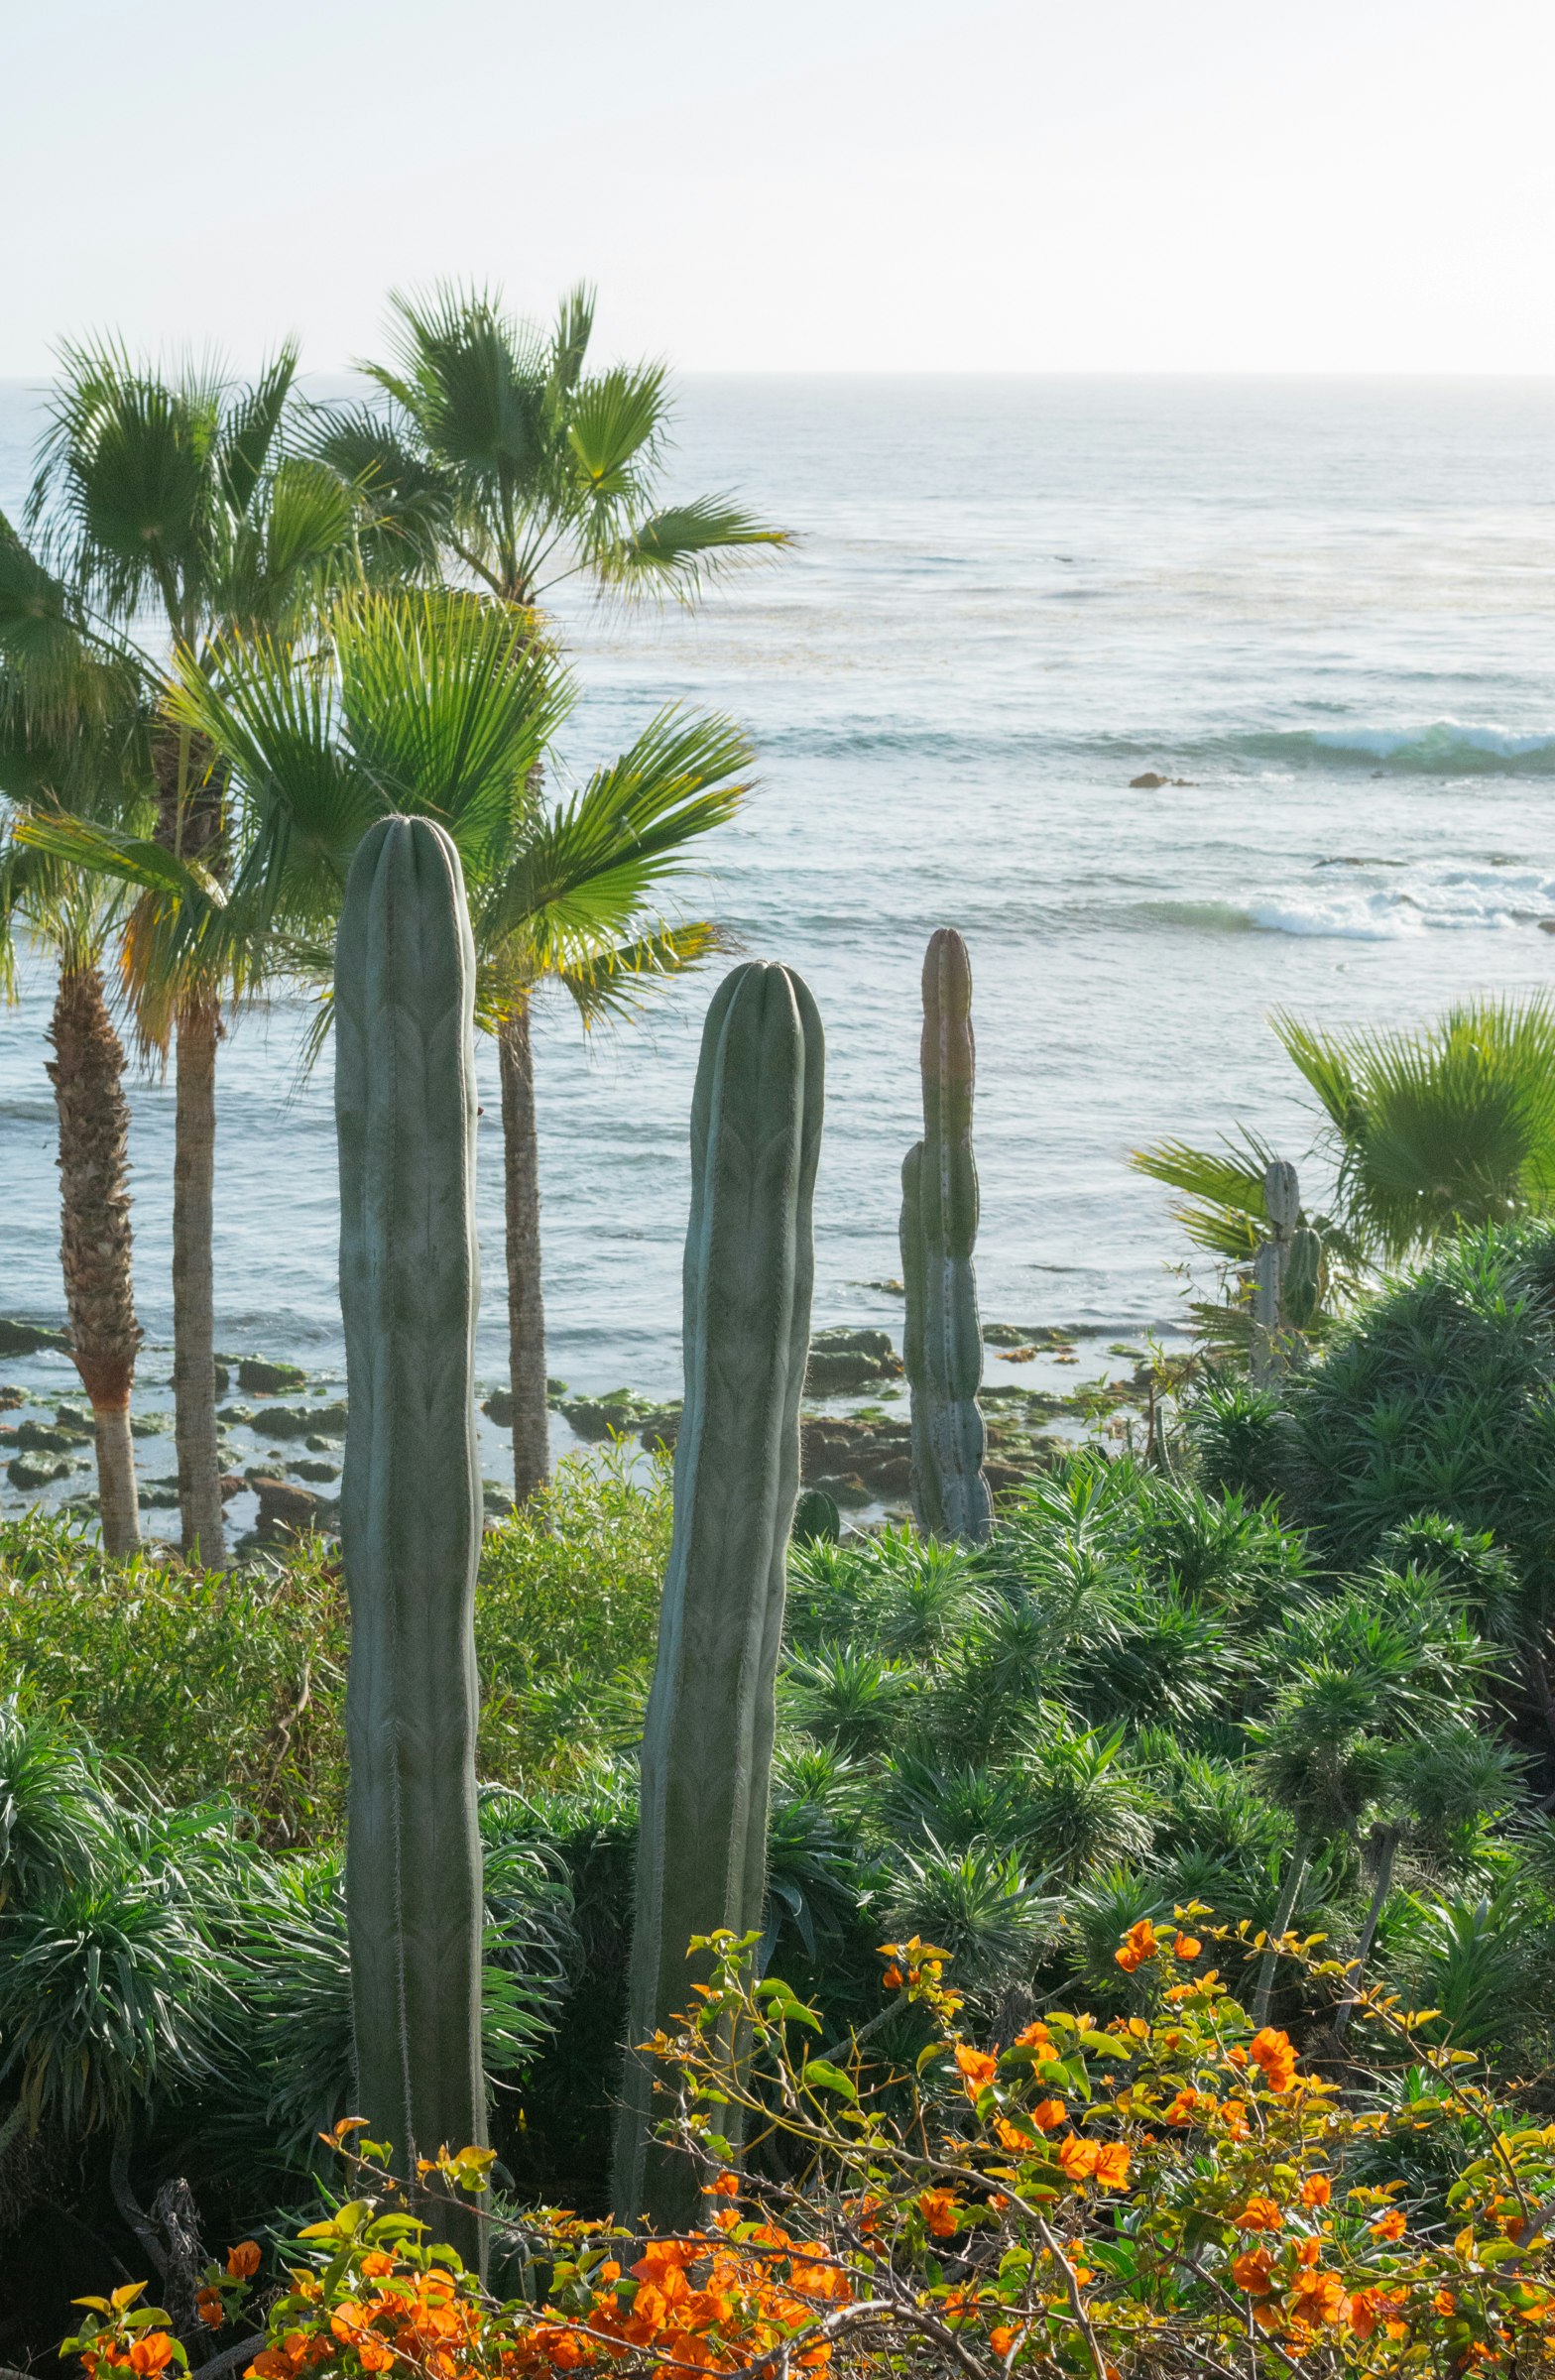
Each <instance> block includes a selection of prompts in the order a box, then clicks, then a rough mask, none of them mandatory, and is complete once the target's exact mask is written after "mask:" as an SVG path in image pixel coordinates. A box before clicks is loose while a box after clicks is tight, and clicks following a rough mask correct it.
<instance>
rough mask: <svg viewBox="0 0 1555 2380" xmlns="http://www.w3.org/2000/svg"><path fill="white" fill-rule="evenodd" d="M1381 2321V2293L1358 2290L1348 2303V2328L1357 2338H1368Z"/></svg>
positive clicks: (1370, 2290)
mask: <svg viewBox="0 0 1555 2380" xmlns="http://www.w3.org/2000/svg"><path fill="white" fill-rule="evenodd" d="M1381 2319H1382V2305H1381V2292H1380V2290H1376V2289H1358V2290H1357V2291H1356V2293H1355V2296H1354V2297H1353V2298H1352V2299H1351V2301H1350V2317H1349V2320H1350V2327H1351V2329H1352V2330H1353V2331H1354V2332H1355V2334H1356V2336H1357V2338H1370V2337H1371V2335H1372V2333H1373V2331H1374V2330H1375V2329H1376V2325H1377V2323H1378V2322H1379V2321H1381Z"/></svg>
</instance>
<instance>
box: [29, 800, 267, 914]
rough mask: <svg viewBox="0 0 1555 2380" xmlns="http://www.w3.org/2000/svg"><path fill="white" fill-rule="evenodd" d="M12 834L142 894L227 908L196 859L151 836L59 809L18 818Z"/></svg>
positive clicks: (56, 857) (213, 882) (213, 879)
mask: <svg viewBox="0 0 1555 2380" xmlns="http://www.w3.org/2000/svg"><path fill="white" fill-rule="evenodd" d="M12 833H13V834H14V835H15V837H16V840H17V842H18V843H22V844H25V845H27V846H28V847H29V848H31V849H32V850H35V851H43V852H48V853H50V854H51V855H52V857H54V858H55V859H59V860H67V861H69V862H70V863H71V864H72V865H73V866H75V867H77V868H85V869H87V870H89V871H90V872H91V873H93V874H94V875H97V876H109V877H113V878H116V879H117V880H118V882H119V883H121V884H126V885H136V886H138V887H139V888H140V889H141V890H142V891H143V892H152V893H159V894H163V895H166V896H169V897H171V898H173V899H175V900H177V901H179V902H183V903H188V904H192V905H204V906H206V907H209V908H213V909H219V908H224V907H225V905H226V898H227V896H226V893H225V892H223V890H222V888H221V886H220V885H219V884H218V883H217V882H216V880H215V878H214V877H213V876H212V875H211V874H210V872H209V870H208V869H205V868H202V867H201V866H200V864H199V862H198V861H197V860H183V859H179V857H178V855H177V854H176V853H174V852H171V851H167V850H165V849H164V848H163V846H162V844H160V843H155V842H153V841H152V840H151V838H150V837H149V836H146V835H129V834H124V833H122V832H121V831H120V830H119V829H118V828H117V827H111V826H99V825H94V824H93V823H92V822H91V821H90V820H89V819H86V818H72V817H70V816H69V815H68V814H67V813H65V812H63V811H57V812H53V813H50V812H41V813H35V814H33V815H30V816H28V817H25V818H18V819H17V820H16V822H15V824H14V826H13V828H12Z"/></svg>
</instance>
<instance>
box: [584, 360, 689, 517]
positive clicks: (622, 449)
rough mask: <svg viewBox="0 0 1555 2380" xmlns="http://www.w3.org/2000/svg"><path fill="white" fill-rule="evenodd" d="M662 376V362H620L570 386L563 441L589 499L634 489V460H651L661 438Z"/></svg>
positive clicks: (621, 495)
mask: <svg viewBox="0 0 1555 2380" xmlns="http://www.w3.org/2000/svg"><path fill="white" fill-rule="evenodd" d="M664 377H665V376H664V369H663V366H662V365H661V364H647V365H638V366H636V367H635V368H634V367H629V366H625V365H623V366H618V368H617V369H616V370H615V371H613V372H603V373H600V374H598V375H597V376H596V377H595V378H593V379H590V380H585V381H581V382H580V383H579V384H578V386H577V387H576V388H575V389H574V391H573V393H572V401H571V404H570V406H569V407H568V412H567V444H568V446H569V447H570V448H571V450H572V461H573V467H574V469H575V471H576V472H577V475H578V479H579V482H580V485H581V487H582V489H583V491H584V493H585V494H586V496H587V497H588V499H589V501H590V502H591V503H593V504H598V503H599V502H600V501H601V500H602V499H623V498H630V497H633V496H635V495H636V494H637V493H638V489H639V485H640V478H639V473H638V471H637V470H636V469H634V465H636V464H638V463H639V461H640V460H641V461H642V462H643V463H646V464H652V463H653V461H654V460H655V459H656V457H657V454H658V448H659V446H660V445H661V443H662V439H663V423H664Z"/></svg>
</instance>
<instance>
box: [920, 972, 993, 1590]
mask: <svg viewBox="0 0 1555 2380" xmlns="http://www.w3.org/2000/svg"><path fill="white" fill-rule="evenodd" d="M921 1058H922V1075H923V1137H922V1139H921V1140H919V1141H916V1142H915V1143H914V1144H913V1146H912V1147H911V1148H910V1149H908V1151H907V1154H906V1158H905V1161H904V1162H903V1165H902V1168H901V1278H902V1284H903V1287H904V1289H905V1291H906V1327H905V1330H904V1332H903V1337H902V1349H903V1359H904V1366H905V1369H906V1374H907V1380H908V1385H909V1386H910V1388H911V1392H912V1502H913V1509H914V1510H915V1512H916V1514H917V1518H918V1525H919V1527H920V1528H923V1529H925V1530H926V1531H928V1533H929V1534H930V1535H932V1536H935V1537H955V1538H960V1539H962V1540H964V1541H965V1542H966V1543H968V1544H972V1545H977V1544H980V1543H981V1542H982V1540H983V1539H984V1538H985V1537H986V1536H987V1535H988V1531H989V1525H990V1522H991V1519H992V1514H993V1505H992V1500H991V1498H990V1495H989V1489H988V1481H987V1479H986V1478H985V1476H984V1472H983V1454H984V1447H985V1443H986V1441H985V1432H984V1427H983V1415H982V1411H981V1409H980V1407H979V1405H978V1401H977V1392H978V1389H979V1387H980V1386H981V1385H982V1379H983V1332H982V1325H981V1322H980V1320H979V1317H978V1306H977V1275H976V1273H975V1271H974V1269H973V1263H972V1251H973V1249H974V1248H975V1247H976V1245H977V1225H978V1186H977V1162H976V1159H975V1157H974V1155H973V1152H972V1101H973V1092H974V1087H975V1081H976V1048H975V1044H974V1041H973V1035H972V967H971V962H970V960H969V959H968V957H967V946H966V944H965V943H964V942H963V941H962V939H961V936H960V935H959V934H958V933H956V932H955V931H954V929H953V928H952V927H949V926H942V927H941V928H940V929H939V931H938V932H937V933H936V934H934V935H933V936H932V937H931V939H930V941H929V945H928V950H927V952H926V953H925V956H924V960H923V1040H922V1052H921Z"/></svg>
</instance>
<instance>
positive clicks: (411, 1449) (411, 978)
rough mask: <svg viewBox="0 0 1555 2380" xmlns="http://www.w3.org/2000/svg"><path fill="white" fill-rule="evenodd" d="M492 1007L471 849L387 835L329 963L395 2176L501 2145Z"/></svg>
mask: <svg viewBox="0 0 1555 2380" xmlns="http://www.w3.org/2000/svg"><path fill="white" fill-rule="evenodd" d="M474 986H475V951H474V945H473V942H472V940H471V937H470V923H469V915H468V911H467V910H466V907H465V901H464V884H463V878H462V875H461V872H460V868H459V858H458V854H457V852H456V851H455V850H454V847H453V845H452V843H451V842H450V841H449V839H448V837H447V836H446V835H445V834H444V833H443V831H442V829H441V828H440V827H438V826H435V825H433V824H432V822H431V821H430V820H429V819H425V818H386V819H383V820H380V821H379V823H378V824H377V825H375V826H373V827H372V828H371V829H370V830H369V831H368V833H367V834H366V835H365V836H364V837H363V839H362V842H361V845H360V847H359V849H358V851H357V854H356V857H355V860H354V861H353V863H352V867H351V874H350V880H349V882H348V884H347V887H346V896H345V906H344V909H343V911H342V914H341V918H340V931H339V937H338V940H337V944H336V954H335V1034H336V1044H335V1114H336V1122H337V1126H338V1130H339V1140H340V1303H341V1307H342V1311H343V1313H344V1318H345V1343H346V1376H347V1381H348V1386H349V1396H350V1411H349V1419H348V1422H347V1429H346V1450H345V1476H344V1480H343V1483H342V1487H341V1498H340V1536H341V1549H342V1553H343V1557H344V1564H345V1581H346V1588H347V1592H348V1594H349V1596H350V1602H351V1664H350V1675H349V1681H348V1686H347V1693H346V1740H347V1749H348V1753H349V1760H350V1773H349V1785H348V1794H347V1835H346V1901H347V1907H348V1911H349V1920H350V1943H351V1999H352V2014H353V2021H354V2026H355V2035H356V2067H357V2090H358V2104H357V2108H356V2112H357V2113H358V2114H359V2115H362V2116H365V2118H366V2119H367V2123H368V2126H369V2129H370V2131H371V2133H372V2135H373V2137H374V2138H376V2139H379V2140H387V2141H390V2142H391V2143H392V2144H393V2147H394V2152H395V2170H396V2171H397V2172H398V2173H400V2174H402V2175H406V2174H409V2175H414V2173H415V2170H416V2169H415V2160H416V2158H417V2156H418V2155H420V2156H423V2157H424V2156H428V2155H430V2156H435V2155H436V2153H437V2151H438V2149H439V2148H440V2147H442V2146H443V2145H444V2144H446V2145H447V2146H448V2147H449V2148H451V2149H454V2150H457V2149H460V2148H463V2147H464V2146H465V2145H466V2144H472V2145H477V2146H479V2145H481V2144H483V2143H484V2141H485V2137H486V2129H485V2127H486V2094H485V2085H484V2081H483V2077H482V2071H481V2050H480V1970H481V1921H482V1904H481V1853H480V1837H479V1833H478V1830H477V1826H476V1799H475V1725H476V1713H477V1688H476V1678H475V1634H474V1597H475V1565H476V1559H477V1555H478V1552H479V1548H480V1534H481V1483H480V1467H479V1463H478V1460H477V1443H476V1436H475V1408H474V1376H473V1375H474V1351H475V1316H476V1306H477V1301H478V1296H479V1274H478V1269H477V1256H476V1239H475V1205H474V1191H475V1116H476V1106H475V1044H474V1023H473V1019H474ZM419 2211H420V2212H421V2214H422V2215H423V2216H424V2217H425V2219H426V2220H428V2221H429V2222H430V2224H431V2226H432V2232H433V2236H434V2237H437V2238H441V2239H444V2240H447V2241H448V2242H449V2243H450V2244H451V2245H453V2246H454V2247H456V2248H457V2249H458V2250H459V2252H460V2253H461V2254H462V2255H463V2256H464V2257H465V2259H466V2262H468V2263H471V2264H478V2263H479V2262H480V2233H481V2225H480V2224H479V2222H478V2219H477V2217H476V2215H475V2213H474V2212H473V2211H472V2209H471V2208H470V2206H469V2205H468V2204H462V2203H461V2204H453V2203H450V2202H449V2201H447V2200H445V2199H439V2198H436V2197H430V2196H428V2195H427V2194H425V2193H423V2194H422V2203H421V2204H420V2207H419Z"/></svg>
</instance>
